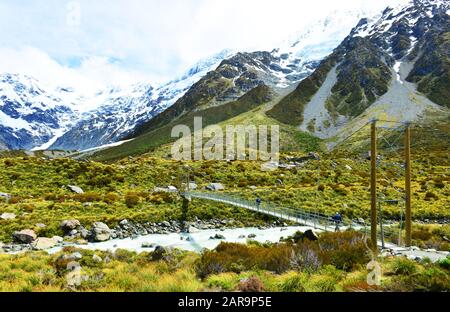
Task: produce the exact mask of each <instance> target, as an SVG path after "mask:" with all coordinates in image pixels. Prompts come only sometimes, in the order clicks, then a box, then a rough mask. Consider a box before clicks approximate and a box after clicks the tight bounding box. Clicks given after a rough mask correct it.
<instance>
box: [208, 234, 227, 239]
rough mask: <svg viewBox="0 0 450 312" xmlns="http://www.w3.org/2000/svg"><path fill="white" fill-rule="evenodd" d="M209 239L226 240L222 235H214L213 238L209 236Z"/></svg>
mask: <svg viewBox="0 0 450 312" xmlns="http://www.w3.org/2000/svg"><path fill="white" fill-rule="evenodd" d="M209 239H221V240H222V239H226V238H225V236H223V235H222V234H216V235H214V236H211V237H210V238H209Z"/></svg>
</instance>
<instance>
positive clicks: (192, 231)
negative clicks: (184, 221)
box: [187, 225, 199, 233]
mask: <svg viewBox="0 0 450 312" xmlns="http://www.w3.org/2000/svg"><path fill="white" fill-rule="evenodd" d="M198 231H199V229H197V228H196V227H194V226H192V225H191V226H190V227H188V229H187V233H197V232H198Z"/></svg>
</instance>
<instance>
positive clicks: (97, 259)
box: [92, 254, 103, 262]
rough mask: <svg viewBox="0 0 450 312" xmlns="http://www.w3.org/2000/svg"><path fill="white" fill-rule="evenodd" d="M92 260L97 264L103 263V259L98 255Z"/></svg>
mask: <svg viewBox="0 0 450 312" xmlns="http://www.w3.org/2000/svg"><path fill="white" fill-rule="evenodd" d="M92 260H94V261H95V262H103V259H102V258H101V257H100V256H99V255H97V254H95V255H93V256H92Z"/></svg>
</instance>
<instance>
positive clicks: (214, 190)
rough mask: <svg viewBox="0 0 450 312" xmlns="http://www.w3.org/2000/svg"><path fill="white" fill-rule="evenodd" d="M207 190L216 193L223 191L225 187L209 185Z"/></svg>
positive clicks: (217, 184) (219, 184) (214, 184)
mask: <svg viewBox="0 0 450 312" xmlns="http://www.w3.org/2000/svg"><path fill="white" fill-rule="evenodd" d="M206 189H207V190H210V191H213V192H216V191H223V190H225V187H224V186H223V184H222V183H210V184H209V185H208V186H207V187H206Z"/></svg>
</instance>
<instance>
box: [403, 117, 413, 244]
mask: <svg viewBox="0 0 450 312" xmlns="http://www.w3.org/2000/svg"><path fill="white" fill-rule="evenodd" d="M405 170H406V173H405V193H406V194H405V195H406V207H405V208H406V209H405V210H406V211H405V227H406V238H405V244H406V247H411V229H412V216H411V128H410V125H409V124H407V125H406V131H405Z"/></svg>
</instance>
